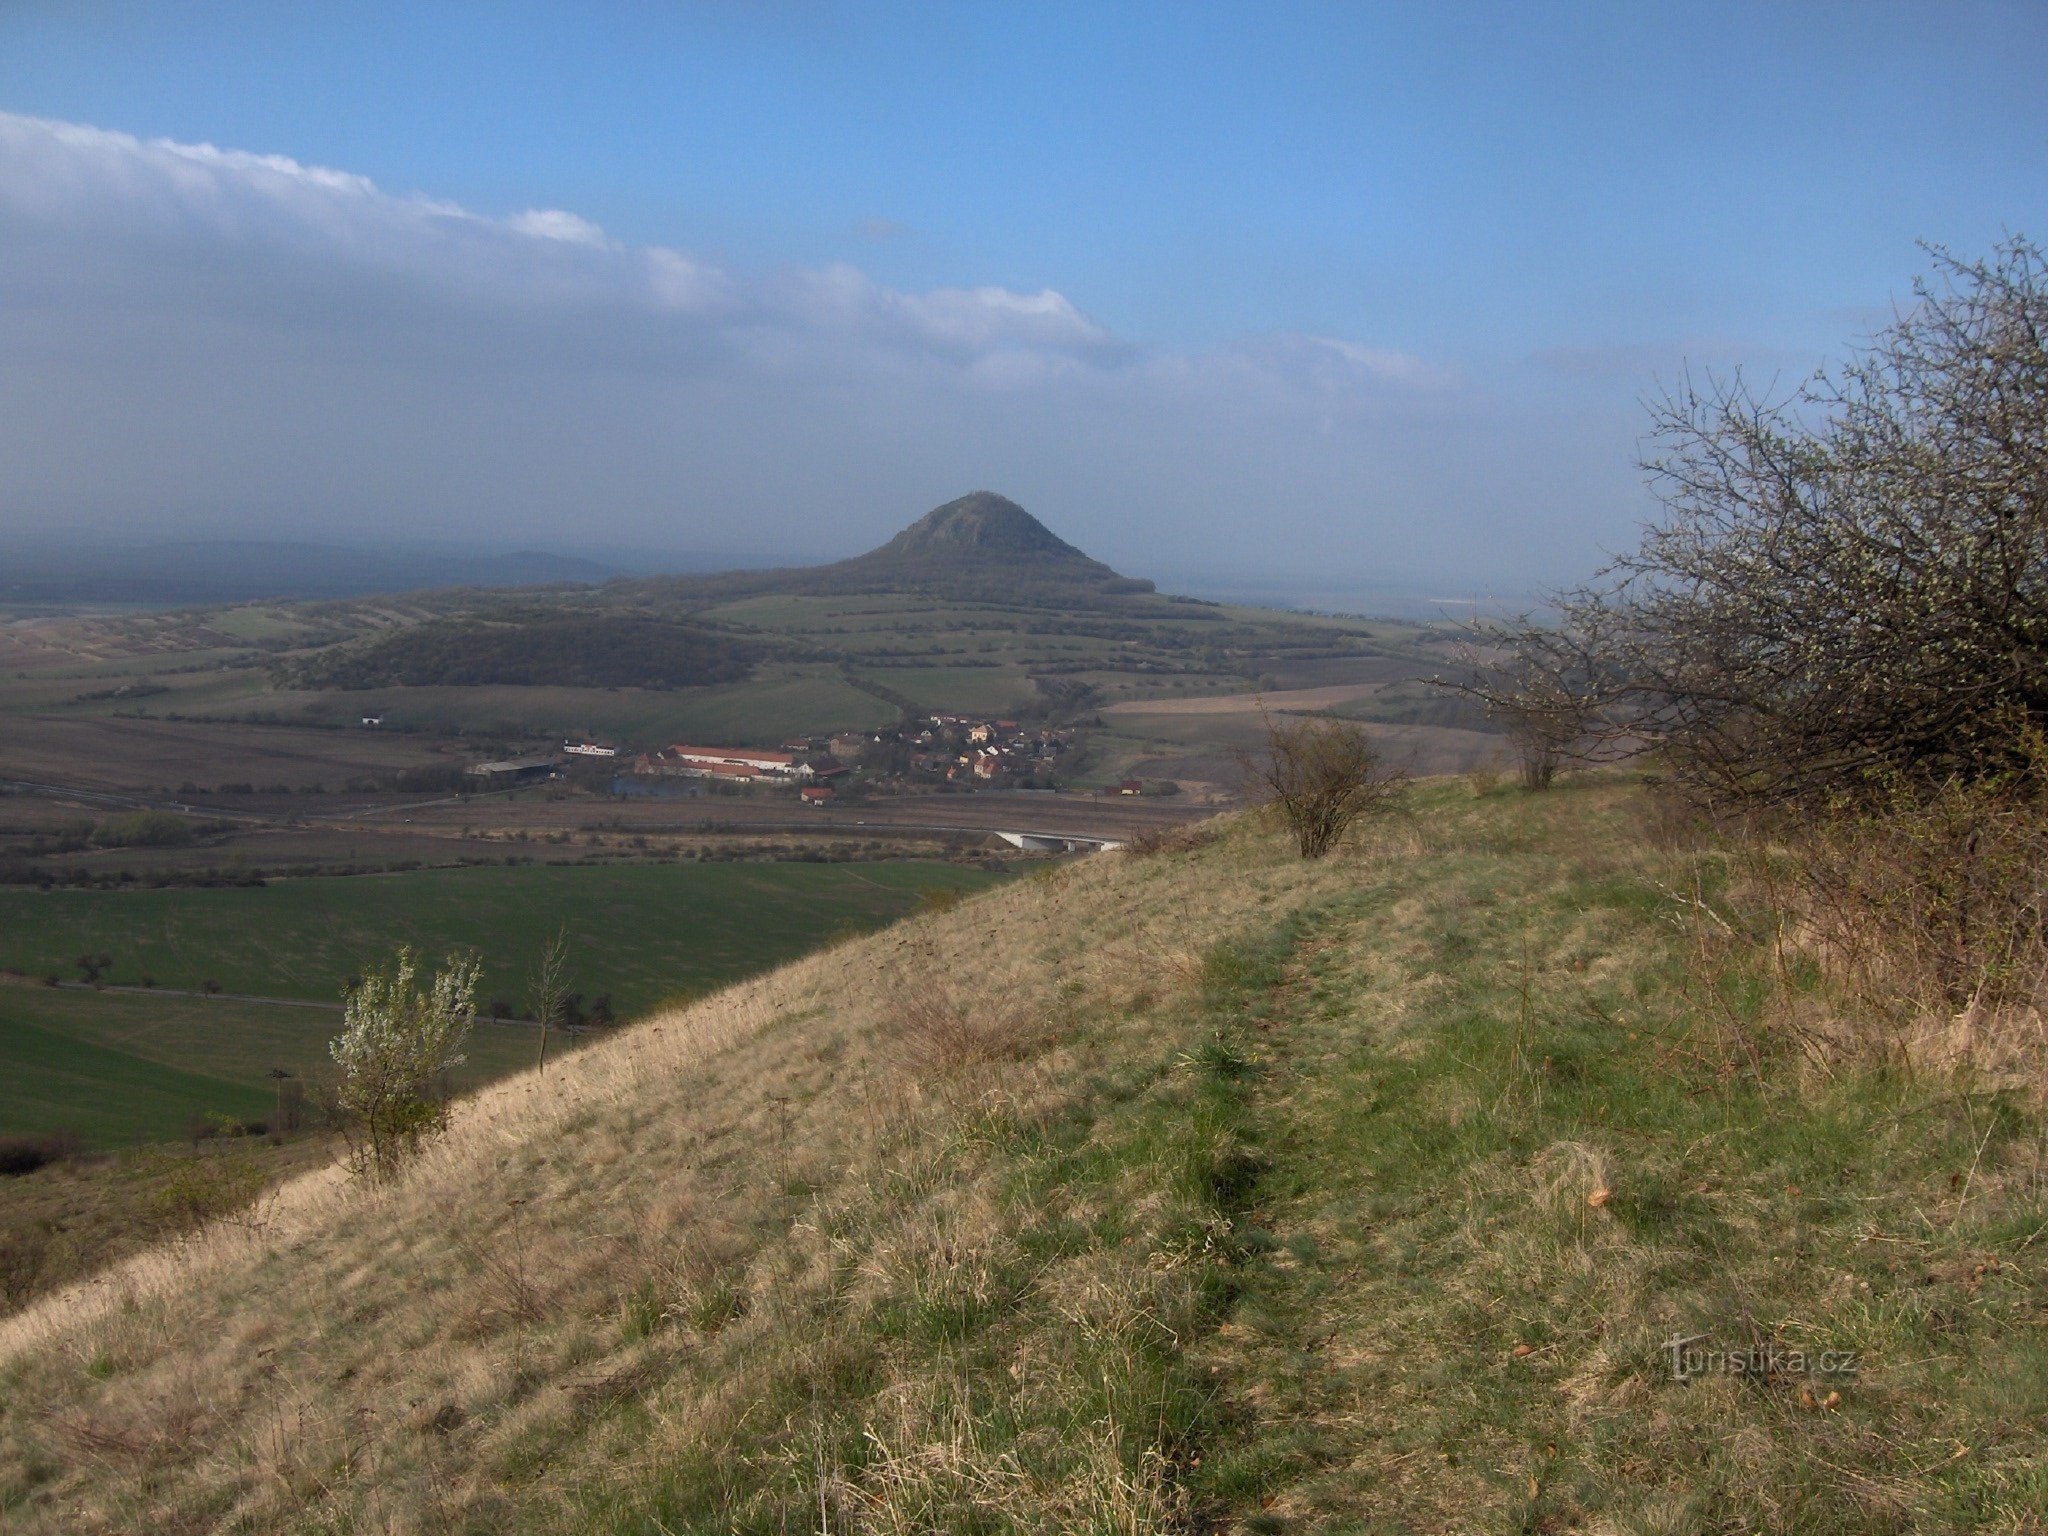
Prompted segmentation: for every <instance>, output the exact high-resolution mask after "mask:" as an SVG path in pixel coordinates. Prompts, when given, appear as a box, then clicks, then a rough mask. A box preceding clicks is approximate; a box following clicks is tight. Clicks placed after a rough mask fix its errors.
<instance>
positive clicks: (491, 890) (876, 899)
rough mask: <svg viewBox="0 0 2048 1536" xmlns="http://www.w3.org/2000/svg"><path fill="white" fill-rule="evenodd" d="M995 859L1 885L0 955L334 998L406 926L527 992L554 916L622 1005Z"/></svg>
mask: <svg viewBox="0 0 2048 1536" xmlns="http://www.w3.org/2000/svg"><path fill="white" fill-rule="evenodd" d="M997 878H999V877H997V876H994V875H991V874H988V873H985V872H983V871H980V870H976V869H970V868H965V867H961V866H957V865H948V864H930V863H911V862H905V863H888V864H860V865H853V864H827V865H820V864H796V863H790V864H768V863H761V864H664V865H651V864H640V865H614V866H608V867H603V868H583V867H574V868H523V869H488V868H477V869H437V870H417V871H412V872H410V873H406V874H396V875H370V876H361V877H357V878H349V879H308V880H283V881H277V882H274V883H272V884H270V885H268V886H264V887H259V888H250V889H226V890H142V891H49V892H43V891H30V890H20V889H12V890H0V966H5V967H7V968H10V969H13V970H16V971H20V972H22V973H23V974H24V975H27V976H30V977H42V976H44V975H47V974H49V973H50V972H52V971H60V972H63V973H65V974H66V975H68V976H70V977H72V978H75V977H76V976H77V972H76V970H75V969H74V968H73V962H74V961H75V960H76V959H77V957H78V956H79V955H81V954H87V953H105V954H108V955H111V956H112V957H113V965H112V967H111V969H109V970H108V972H107V973H106V977H105V979H106V980H107V981H109V982H114V983H134V982H138V981H140V980H141V979H142V978H143V977H145V976H147V977H151V978H153V979H154V980H155V982H156V984H157V985H158V986H160V987H171V988H180V989H198V988H200V987H201V986H203V985H204V983H205V982H207V981H208V980H212V981H216V982H218V983H219V984H220V986H221V988H222V990H223V991H226V992H231V993H245V994H250V995H255V996H263V997H290V998H305V999H308V1000H311V1001H315V1002H333V1001H336V1000H337V999H338V998H339V997H340V995H341V990H342V987H343V985H344V983H345V982H346V980H347V979H348V978H349V977H350V976H354V975H359V974H360V973H361V972H362V971H363V970H364V969H365V968H366V967H369V966H373V965H376V964H378V963H379V962H380V961H382V960H384V959H386V958H388V957H389V955H390V954H391V952H392V951H393V950H394V949H395V948H396V947H397V946H398V945H400V944H411V945H413V946H414V947H416V948H417V949H419V950H420V951H421V952H422V953H424V954H427V955H436V956H437V955H441V954H444V953H446V952H448V951H450V950H453V949H460V948H473V949H475V950H476V951H477V952H478V953H479V954H481V955H482V957H483V960H484V980H483V986H482V993H481V1000H482V1001H485V1002H488V1001H489V1000H490V999H491V998H493V997H497V996H501V995H502V996H504V997H506V998H507V999H508V1000H512V1001H517V999H518V998H519V996H520V988H521V984H522V977H523V976H524V974H525V970H526V967H527V966H528V964H529V963H530V962H531V960H532V957H533V956H534V955H535V954H536V953H537V952H538V951H539V949H540V947H541V946H542V944H544V943H545V942H546V940H547V938H548V936H549V935H550V934H552V933H553V932H554V931H555V929H556V928H557V927H558V926H566V927H567V929H568V933H569V943H570V947H571V953H572V961H571V976H570V985H571V986H572V987H573V988H575V989H577V990H580V991H582V992H584V993H586V994H587V995H592V996H594V995H596V994H598V993H606V994H608V995H609V996H610V997H611V999H612V1004H613V1006H614V1007H615V1008H616V1009H617V1010H618V1011H619V1012H620V1014H621V1015H626V1014H631V1013H637V1012H640V1011H642V1010H644V1009H647V1008H649V1007H652V1006H653V1005H655V1004H656V1003H658V1002H660V1001H662V1000H663V999H665V998H669V997H673V996H675V995H677V994H681V993H694V992H699V991H703V990H705V989H707V988H710V987H714V986H717V985H720V984H722V983H724V982H727V981H730V980H732V979H733V978H734V977H736V976H742V975H747V974H750V973H752V972H754V971H757V970H761V969H764V968H766V967H768V966H772V965H775V964H778V963H780V962H781V961H784V960H787V959H790V958H793V957H794V956H796V955H798V954H801V953H803V952H804V951H805V950H807V949H809V948H811V947H812V946H813V945H815V944H816V943H818V942H819V941H820V940H821V939H824V938H826V937H828V936H831V935H834V934H837V933H842V932H858V931H861V930H864V929H868V928H873V927H877V926H879V925H880V924H882V923H886V922H889V921H891V920H893V919H894V918H897V917H900V916H902V915H903V914H904V913H906V912H908V911H910V910H911V909H912V908H913V907H914V906H916V904H917V901H918V897H919V893H920V892H923V891H926V890H929V889H933V888H935V887H936V888H946V889H953V890H962V891H965V890H973V889H978V888H980V887H981V886H984V885H987V884H989V883H991V882H992V881H993V880H995V879H997Z"/></svg>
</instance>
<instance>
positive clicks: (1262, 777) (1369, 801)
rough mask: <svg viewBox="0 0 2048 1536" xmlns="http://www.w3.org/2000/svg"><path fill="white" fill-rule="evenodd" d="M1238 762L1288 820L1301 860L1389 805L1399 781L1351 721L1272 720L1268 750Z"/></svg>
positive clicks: (1265, 747)
mask: <svg viewBox="0 0 2048 1536" xmlns="http://www.w3.org/2000/svg"><path fill="white" fill-rule="evenodd" d="M1239 763H1240V766H1241V767H1242V768H1243V769H1244V770H1245V774H1246V777H1247V779H1248V780H1249V781H1250V782H1251V783H1252V785H1253V786H1254V787H1255V788H1256V790H1257V791H1258V793H1259V796H1260V798H1261V799H1262V800H1263V801H1264V802H1265V803H1266V804H1267V805H1270V806H1271V807H1272V808H1273V809H1274V810H1276V811H1278V812H1279V814H1280V816H1281V819H1282V820H1284V821H1285V822H1286V823H1287V828H1288V830H1289V831H1290V832H1292V833H1293V834H1294V840H1295V846H1296V847H1298V848H1299V849H1300V850H1301V856H1302V857H1303V858H1304V859H1320V858H1321V857H1323V855H1324V854H1326V853H1328V852H1329V851H1330V850H1331V849H1333V848H1335V847H1336V846H1337V844H1338V843H1339V842H1341V841H1342V840H1343V837H1344V834H1345V833H1346V832H1347V831H1349V830H1350V828H1351V825H1352V823H1354V822H1355V821H1357V820H1358V819H1359V817H1361V816H1364V815H1367V814H1368V813H1370V812H1373V811H1376V810H1379V809H1382V808H1383V807H1385V806H1386V805H1387V803H1388V802H1389V801H1390V800H1392V798H1393V797H1394V795H1395V793H1396V792H1397V791H1398V790H1399V788H1400V786H1401V783H1402V777H1401V775H1400V774H1399V773H1398V772H1396V771H1394V770H1393V769H1391V768H1389V767H1388V766H1387V764H1386V761H1385V759H1384V758H1383V757H1382V756H1381V755H1380V751H1379V749H1378V748H1377V747H1375V746H1374V745H1373V743H1372V739H1371V737H1369V736H1368V735H1367V734H1366V731H1365V727H1363V726H1361V725H1356V724H1353V723H1352V722H1350V721H1348V720H1330V719H1322V718H1317V717H1307V718H1302V719H1292V720H1279V721H1276V720H1274V719H1272V718H1271V717H1270V716H1268V717H1267V719H1266V740H1265V743H1264V745H1263V747H1262V748H1261V749H1260V750H1258V751H1253V752H1246V753H1244V754H1242V755H1241V756H1240V758H1239Z"/></svg>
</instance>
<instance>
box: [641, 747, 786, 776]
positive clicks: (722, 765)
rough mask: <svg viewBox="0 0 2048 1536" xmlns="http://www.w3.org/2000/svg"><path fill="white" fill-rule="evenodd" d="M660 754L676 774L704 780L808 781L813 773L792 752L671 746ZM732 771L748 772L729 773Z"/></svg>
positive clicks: (745, 748) (746, 748)
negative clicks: (691, 775) (693, 775)
mask: <svg viewBox="0 0 2048 1536" xmlns="http://www.w3.org/2000/svg"><path fill="white" fill-rule="evenodd" d="M661 755H662V756H663V757H664V758H667V759H669V760H671V761H673V762H674V763H675V764H676V769H675V771H676V772H679V773H686V774H687V773H702V774H703V775H705V776H706V777H707V778H729V777H759V778H767V779H808V778H811V777H812V776H813V774H814V772H815V770H813V769H812V767H811V765H810V764H809V763H807V762H805V761H804V760H803V759H802V758H801V757H799V756H798V755H797V754H796V753H794V752H763V751H758V750H756V749H754V748H751V747H685V746H674V747H670V748H668V749H667V750H666V751H665V752H663V753H662V754H661ZM735 768H740V769H746V770H748V772H747V773H744V774H733V773H731V772H730V770H732V769H735Z"/></svg>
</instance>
